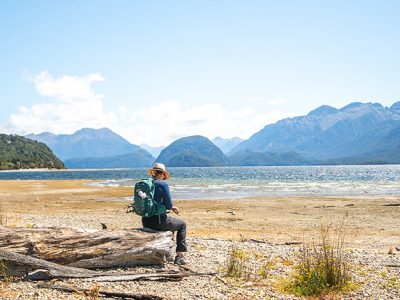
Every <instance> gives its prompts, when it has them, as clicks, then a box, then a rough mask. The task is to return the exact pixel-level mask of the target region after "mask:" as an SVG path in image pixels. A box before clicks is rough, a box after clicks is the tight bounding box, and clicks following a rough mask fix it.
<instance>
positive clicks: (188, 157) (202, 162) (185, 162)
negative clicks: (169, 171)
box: [166, 150, 224, 167]
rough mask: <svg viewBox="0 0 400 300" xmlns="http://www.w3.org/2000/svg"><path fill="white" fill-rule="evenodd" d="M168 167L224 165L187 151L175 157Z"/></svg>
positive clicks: (197, 153) (192, 151) (168, 163)
mask: <svg viewBox="0 0 400 300" xmlns="http://www.w3.org/2000/svg"><path fill="white" fill-rule="evenodd" d="M166 165H167V166H168V167H221V166H224V164H222V163H219V162H217V161H215V160H212V159H211V158H208V157H206V156H204V155H201V154H200V153H199V152H197V151H194V150H186V151H184V152H181V153H179V154H177V155H175V156H174V157H173V158H172V159H170V160H169V161H168V162H167V163H166Z"/></svg>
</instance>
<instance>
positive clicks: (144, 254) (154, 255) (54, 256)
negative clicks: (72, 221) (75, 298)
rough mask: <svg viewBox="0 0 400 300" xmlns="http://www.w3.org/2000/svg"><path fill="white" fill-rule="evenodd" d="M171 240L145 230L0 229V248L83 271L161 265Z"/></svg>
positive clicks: (164, 260)
mask: <svg viewBox="0 0 400 300" xmlns="http://www.w3.org/2000/svg"><path fill="white" fill-rule="evenodd" d="M172 237H173V235H172V233H171V232H158V231H153V230H147V229H112V230H111V229H106V230H96V231H94V230H92V231H84V230H79V229H73V228H60V227H48V228H21V227H8V226H0V249H5V250H9V251H12V252H15V253H20V254H23V255H28V256H31V257H33V258H39V259H42V260H46V261H49V262H53V263H57V264H62V265H66V266H69V267H78V268H86V269H97V268H113V267H131V266H137V265H154V264H158V265H162V264H164V263H165V262H166V259H167V258H168V257H170V256H171V254H172V249H173V246H174V242H173V240H172Z"/></svg>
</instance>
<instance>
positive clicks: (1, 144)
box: [0, 134, 65, 170]
mask: <svg viewBox="0 0 400 300" xmlns="http://www.w3.org/2000/svg"><path fill="white" fill-rule="evenodd" d="M35 168H49V169H54V168H55V169H63V168H65V167H64V164H63V163H62V162H61V160H59V159H58V158H57V157H56V156H55V155H54V154H53V152H52V151H51V150H50V148H49V147H47V146H46V145H45V144H43V143H39V142H37V141H33V140H30V139H27V138H24V137H22V136H18V135H7V134H0V170H18V169H35Z"/></svg>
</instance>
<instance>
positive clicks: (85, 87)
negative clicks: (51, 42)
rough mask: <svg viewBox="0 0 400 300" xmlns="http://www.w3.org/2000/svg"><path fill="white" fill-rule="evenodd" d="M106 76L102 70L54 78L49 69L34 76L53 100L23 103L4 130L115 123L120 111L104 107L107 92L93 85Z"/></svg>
mask: <svg viewBox="0 0 400 300" xmlns="http://www.w3.org/2000/svg"><path fill="white" fill-rule="evenodd" d="M104 80H105V79H104V78H103V77H102V76H101V75H100V74H90V75H88V76H85V77H77V76H66V75H65V76H63V77H61V78H53V77H52V76H51V75H50V74H49V73H48V72H47V71H45V72H42V73H40V74H39V75H38V76H35V77H34V79H33V82H34V83H35V86H36V89H37V91H38V93H39V94H40V95H43V96H49V97H52V98H53V99H52V100H53V101H52V102H51V103H40V104H36V105H34V106H32V107H30V108H28V107H25V106H23V107H21V108H20V109H19V110H18V112H17V113H15V114H12V115H11V116H10V118H9V120H8V121H7V122H6V124H5V125H3V127H4V131H5V132H10V133H17V134H22V135H24V134H29V133H41V132H44V131H49V132H52V133H55V134H60V133H72V132H74V131H76V130H79V129H81V128H83V127H92V128H99V127H102V126H103V124H109V125H112V124H115V123H116V122H117V117H116V115H115V114H114V113H113V112H108V113H106V112H104V110H103V102H102V100H101V99H102V98H103V95H101V94H96V93H95V92H94V91H93V90H92V88H91V84H92V83H93V82H95V81H104Z"/></svg>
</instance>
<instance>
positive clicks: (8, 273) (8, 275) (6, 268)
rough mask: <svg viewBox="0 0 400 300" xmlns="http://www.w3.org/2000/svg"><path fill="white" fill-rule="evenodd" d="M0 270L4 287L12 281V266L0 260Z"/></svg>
mask: <svg viewBox="0 0 400 300" xmlns="http://www.w3.org/2000/svg"><path fill="white" fill-rule="evenodd" d="M0 268H1V276H2V277H3V283H4V285H5V286H8V285H9V284H10V283H11V282H12V280H13V276H12V269H13V268H12V265H10V264H9V263H7V262H4V261H2V260H0Z"/></svg>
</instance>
